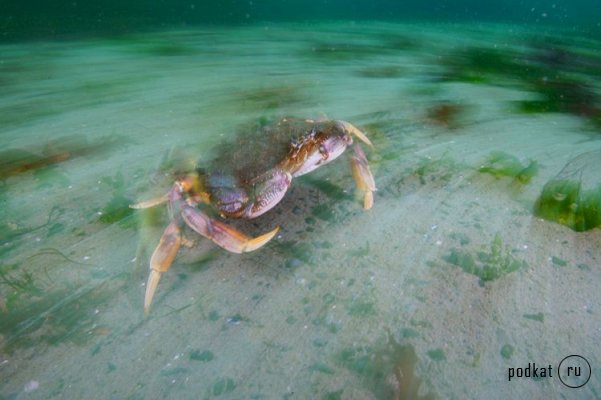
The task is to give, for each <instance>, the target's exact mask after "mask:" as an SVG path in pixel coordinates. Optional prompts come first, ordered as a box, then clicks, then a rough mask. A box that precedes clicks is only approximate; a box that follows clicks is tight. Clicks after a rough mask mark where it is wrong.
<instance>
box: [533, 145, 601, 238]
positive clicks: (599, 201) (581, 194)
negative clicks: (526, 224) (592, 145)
mask: <svg viewBox="0 0 601 400" xmlns="http://www.w3.org/2000/svg"><path fill="white" fill-rule="evenodd" d="M600 168H601V151H599V150H597V151H592V152H588V153H584V154H581V155H579V156H578V157H575V158H573V159H572V160H570V161H569V162H568V163H567V164H566V166H565V167H564V168H563V169H562V170H561V172H560V173H559V174H557V176H556V177H555V178H553V179H552V180H551V181H549V182H547V184H546V185H545V186H544V187H543V191H542V192H541V194H540V196H539V197H538V199H537V200H536V203H535V204H534V214H535V215H536V216H539V217H542V218H544V219H546V220H549V221H553V222H557V223H560V224H562V225H565V226H567V227H569V228H571V229H573V230H575V231H577V232H583V231H588V230H590V229H593V228H596V227H598V226H601V180H600V179H599V177H600V176H599V174H598V171H599V169H600Z"/></svg>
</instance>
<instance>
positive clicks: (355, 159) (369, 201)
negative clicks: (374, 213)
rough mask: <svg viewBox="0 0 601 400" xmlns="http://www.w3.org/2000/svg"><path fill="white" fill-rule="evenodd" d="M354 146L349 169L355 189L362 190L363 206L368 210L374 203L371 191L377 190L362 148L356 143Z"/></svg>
mask: <svg viewBox="0 0 601 400" xmlns="http://www.w3.org/2000/svg"><path fill="white" fill-rule="evenodd" d="M354 147H355V154H353V155H352V156H351V170H352V171H353V178H355V182H356V184H357V189H359V190H361V191H363V192H364V195H363V208H364V209H366V210H369V209H370V208H371V207H372V206H373V204H374V195H373V192H374V191H375V190H377V189H376V183H375V182H374V176H373V175H372V174H371V171H370V169H369V164H368V163H367V157H365V153H364V152H363V149H362V148H361V147H360V146H359V145H358V144H356V145H355V146H354Z"/></svg>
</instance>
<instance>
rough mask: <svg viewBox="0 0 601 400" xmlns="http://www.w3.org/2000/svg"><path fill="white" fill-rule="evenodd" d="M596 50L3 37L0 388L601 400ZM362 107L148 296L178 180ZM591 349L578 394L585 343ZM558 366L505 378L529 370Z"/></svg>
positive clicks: (346, 38)
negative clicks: (277, 198)
mask: <svg viewBox="0 0 601 400" xmlns="http://www.w3.org/2000/svg"><path fill="white" fill-rule="evenodd" d="M600 48H601V46H600V43H599V42H598V41H595V40H594V39H591V38H587V37H581V36H578V35H576V34H573V33H567V32H558V31H554V32H553V33H550V32H541V31H535V30H528V29H525V28H517V27H515V26H505V25H491V26H480V27H478V28H474V27H473V26H461V25H454V26H449V25H423V24H422V25H418V24H415V25H408V24H383V23H378V24H376V23H362V24H350V23H330V24H326V23H323V24H317V25H315V24H314V25H277V24H270V25H266V26H256V27H248V28H236V29H226V28H211V29H194V30H189V31H169V32H157V33H152V34H143V35H142V34H140V35H132V36H126V37H118V38H114V39H95V40H93V39H90V40H85V41H79V42H73V41H68V42H52V43H50V42H49V43H45V42H34V43H24V44H12V45H3V46H2V47H1V49H0V54H1V55H0V87H1V88H2V91H1V94H0V102H1V103H0V110H1V111H0V128H1V134H2V148H1V153H2V156H1V157H0V167H1V169H0V177H1V178H2V184H1V186H0V222H1V228H0V239H1V241H0V246H1V247H0V249H1V250H0V251H1V254H2V261H1V264H0V398H7V399H25V398H87V399H93V398H98V399H107V398H115V399H123V398H128V399H129V398H131V399H142V398H148V399H151V398H178V399H179V398H190V399H196V398H217V397H218V398H252V399H263V398H264V399H270V398H299V399H303V398H316V399H360V398H366V399H371V398H374V399H390V398H396V399H416V398H424V399H432V398H474V399H476V398H527V397H531V398H559V397H566V398H572V396H577V397H579V398H597V397H599V396H601V386H600V385H601V380H600V378H599V376H600V375H599V372H601V370H600V369H599V366H600V365H601V364H599V363H600V360H601V353H600V352H599V346H598V343H599V341H600V340H601V314H600V311H599V309H598V305H599V304H601V298H600V295H599V290H598V287H599V283H600V282H601V269H600V259H601V253H600V249H601V231H600V230H599V226H600V225H601V217H600V210H601V200H600V199H601V192H600V189H599V188H600V185H601V179H600V175H599V173H598V171H599V168H598V166H599V164H600V162H601V161H600V160H601V87H600V86H599V78H600V76H601V72H600V71H601V51H600V50H599V49H600ZM286 115H290V116H297V117H308V118H324V119H325V118H330V119H343V120H346V121H350V122H352V123H353V124H355V125H356V126H358V127H360V128H362V129H363V130H364V131H365V132H366V133H367V135H368V136H369V137H370V139H371V140H372V141H373V143H374V149H373V150H368V151H367V157H368V159H369V160H370V163H371V167H372V170H373V172H374V175H375V179H376V184H377V186H378V191H377V192H376V195H375V203H374V207H373V209H371V210H369V211H364V210H363V209H362V206H361V201H360V199H359V198H358V197H357V195H356V194H355V189H354V182H353V179H352V177H351V173H350V168H349V165H348V161H346V160H344V158H345V157H341V159H340V160H337V161H336V162H334V163H332V164H330V165H328V166H326V167H324V168H321V169H318V170H317V171H315V172H314V173H312V174H311V175H307V176H305V177H301V178H299V179H297V180H295V181H294V183H293V186H292V188H291V190H290V191H289V193H288V194H287V196H286V198H285V199H284V200H283V201H282V202H281V203H280V204H279V205H278V206H277V207H276V208H274V209H273V210H272V211H270V212H269V213H267V214H265V215H264V216H262V217H260V218H258V219H256V220H253V221H246V222H242V223H238V222H236V223H234V225H236V226H237V227H238V228H239V229H241V230H243V231H245V232H247V233H249V234H258V233H260V232H265V231H268V230H271V229H273V228H274V227H275V226H281V230H280V232H279V233H278V236H277V237H276V238H275V239H273V240H272V241H271V242H270V243H269V244H267V245H266V246H265V247H264V248H262V249H260V250H257V251H255V252H252V253H247V254H243V255H237V254H230V253H227V252H225V251H223V250H222V249H220V248H218V247H217V246H215V245H214V244H212V243H210V242H208V241H207V240H203V239H201V238H200V237H198V236H197V235H195V234H193V233H192V232H191V231H187V232H186V236H187V237H188V238H189V239H191V240H192V241H193V242H194V243H193V245H192V247H190V248H183V249H182V250H181V251H180V253H179V255H178V257H177V259H176V260H175V262H174V264H173V267H172V268H171V270H170V271H169V272H167V273H165V274H164V276H163V278H162V280H161V283H160V285H159V288H158V291H157V294H156V296H155V299H154V302H153V307H152V309H151V311H150V314H149V315H148V317H144V313H143V297H144V290H145V287H144V285H145V282H146V278H147V274H148V262H149V258H150V255H151V253H152V250H153V249H154V247H155V246H156V244H157V242H158V239H159V237H160V235H161V232H162V230H163V229H164V227H165V226H166V225H167V224H168V215H167V211H166V208H165V207H156V208H153V209H148V210H135V211H134V210H132V209H130V208H129V205H130V204H132V203H135V202H137V201H140V200H144V199H149V198H152V197H154V196H158V195H162V194H164V193H165V192H166V191H167V190H168V189H169V188H170V186H171V184H172V182H173V179H174V178H175V176H176V175H177V174H178V173H180V172H181V171H185V170H187V169H190V168H192V167H193V166H194V163H195V162H196V161H197V160H198V159H200V160H201V161H200V162H201V163H202V161H203V160H210V159H211V158H212V157H213V155H214V153H213V150H212V149H214V148H215V147H216V146H217V145H219V144H220V143H222V142H223V141H226V140H228V139H230V140H231V139H232V138H233V137H234V135H235V134H236V132H239V131H241V130H243V129H244V128H245V127H246V128H247V127H248V126H250V125H252V124H254V123H256V122H257V121H267V120H270V119H274V118H278V117H281V116H286ZM571 354H579V355H581V356H583V357H585V358H586V359H587V360H588V361H589V362H590V365H591V366H592V370H593V373H592V377H591V378H590V381H589V382H588V383H587V384H586V385H584V386H583V387H582V388H580V389H570V388H568V387H566V386H565V385H564V384H562V382H561V380H560V379H558V376H557V375H558V373H557V367H558V365H559V362H560V361H561V360H562V359H563V358H564V357H566V356H569V355H571ZM528 363H536V364H537V366H540V367H546V366H548V365H552V367H553V376H552V377H537V378H535V379H533V378H517V379H513V380H512V381H510V382H509V381H508V374H509V369H510V368H518V367H527V366H528Z"/></svg>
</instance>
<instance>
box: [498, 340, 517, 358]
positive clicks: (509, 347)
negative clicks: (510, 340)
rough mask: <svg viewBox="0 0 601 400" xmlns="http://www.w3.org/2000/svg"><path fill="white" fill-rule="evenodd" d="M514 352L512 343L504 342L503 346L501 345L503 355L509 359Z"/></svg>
mask: <svg viewBox="0 0 601 400" xmlns="http://www.w3.org/2000/svg"><path fill="white" fill-rule="evenodd" d="M513 352H514V348H513V346H512V345H510V344H504V345H503V347H501V351H500V353H501V357H503V358H504V359H506V360H509V359H510V358H511V356H512V355H513Z"/></svg>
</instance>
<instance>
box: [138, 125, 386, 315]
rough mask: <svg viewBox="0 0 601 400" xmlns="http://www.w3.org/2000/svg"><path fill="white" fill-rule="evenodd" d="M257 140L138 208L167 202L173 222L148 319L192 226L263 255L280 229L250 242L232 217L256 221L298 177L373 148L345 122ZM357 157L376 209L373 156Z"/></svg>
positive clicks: (355, 169)
mask: <svg viewBox="0 0 601 400" xmlns="http://www.w3.org/2000/svg"><path fill="white" fill-rule="evenodd" d="M256 133H257V135H254V136H251V135H246V136H241V137H240V138H239V143H237V147H236V148H234V149H233V148H232V145H231V144H230V145H224V147H223V148H222V149H221V151H220V152H218V153H219V157H218V158H217V159H216V164H218V165H219V167H217V168H214V169H212V170H211V171H210V172H207V171H206V170H204V169H202V168H196V170H194V171H192V172H190V173H187V174H184V175H182V176H180V177H179V178H178V179H176V181H175V183H174V185H173V187H172V188H171V190H169V192H168V193H166V194H165V195H163V196H161V197H159V198H156V199H152V200H147V201H143V202H140V203H137V204H134V205H131V207H132V208H148V207H154V206H156V205H159V204H163V203H167V206H168V210H169V215H170V222H169V225H168V226H167V228H166V229H165V231H164V232H163V235H162V236H161V239H160V241H159V243H158V245H157V247H156V248H155V250H154V252H153V254H152V256H151V258H150V275H149V277H148V282H147V284H146V293H145V296H144V312H145V314H146V315H147V314H148V312H149V310H150V305H151V303H152V299H153V296H154V293H155V291H156V289H157V286H158V283H159V280H160V278H161V274H163V273H164V272H167V271H168V270H169V268H170V267H171V264H172V263H173V260H174V259H175V256H176V255H177V253H178V250H179V248H180V246H181V245H182V244H183V243H185V242H186V239H185V238H184V236H183V233H182V231H183V229H184V228H185V227H186V226H187V227H189V228H190V229H192V230H193V231H195V232H196V233H198V234H199V235H201V236H203V237H205V238H207V239H210V240H211V241H213V242H214V243H215V244H217V245H218V246H220V247H222V248H223V249H225V250H228V251H230V252H232V253H244V252H250V251H253V250H257V249H259V248H260V247H262V246H263V245H265V244H266V243H267V242H269V241H270V240H271V239H272V238H273V237H274V236H275V235H276V233H277V232H278V230H279V226H278V227H276V228H274V229H273V230H271V231H269V232H267V233H265V234H263V235H260V236H258V237H249V236H247V235H245V234H244V233H242V232H240V231H238V230H236V229H234V228H233V227H231V226H229V225H227V224H226V223H224V222H223V219H228V218H246V219H251V218H256V217H258V216H260V215H262V214H264V213H266V212H267V211H269V210H270V209H272V208H273V207H275V206H276V205H277V204H278V203H279V202H280V200H282V198H283V197H284V195H285V194H286V191H287V190H288V188H289V187H290V184H291V181H292V178H295V177H297V176H301V175H304V174H307V173H309V172H311V171H313V170H314V169H316V168H318V167H320V166H322V165H325V164H328V163H329V162H331V161H333V160H334V159H336V158H338V157H339V156H340V155H341V154H342V153H343V152H344V151H345V150H346V148H347V147H348V146H350V145H352V144H353V137H356V138H357V139H359V140H360V141H362V142H364V143H366V144H367V145H369V146H370V147H373V145H372V143H371V141H370V140H369V139H368V138H367V136H366V135H365V134H364V133H363V132H362V131H360V130H359V129H357V128H356V127H355V126H353V125H352V124H350V123H348V122H345V121H340V120H326V121H315V120H311V119H298V118H282V119H279V120H278V121H276V122H274V123H271V124H267V125H264V126H260V127H259V128H258V130H257V132H256ZM353 147H354V153H353V154H352V155H351V156H350V164H351V170H352V175H353V177H354V179H355V182H356V185H357V189H358V190H359V191H360V192H362V195H363V207H364V209H366V210H368V209H370V208H371V207H372V205H373V192H374V191H375V190H376V185H375V182H374V178H373V175H372V173H371V171H370V169H369V165H368V162H367V158H366V156H365V153H364V152H363V150H362V149H361V147H360V146H359V145H358V144H354V145H353Z"/></svg>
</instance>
